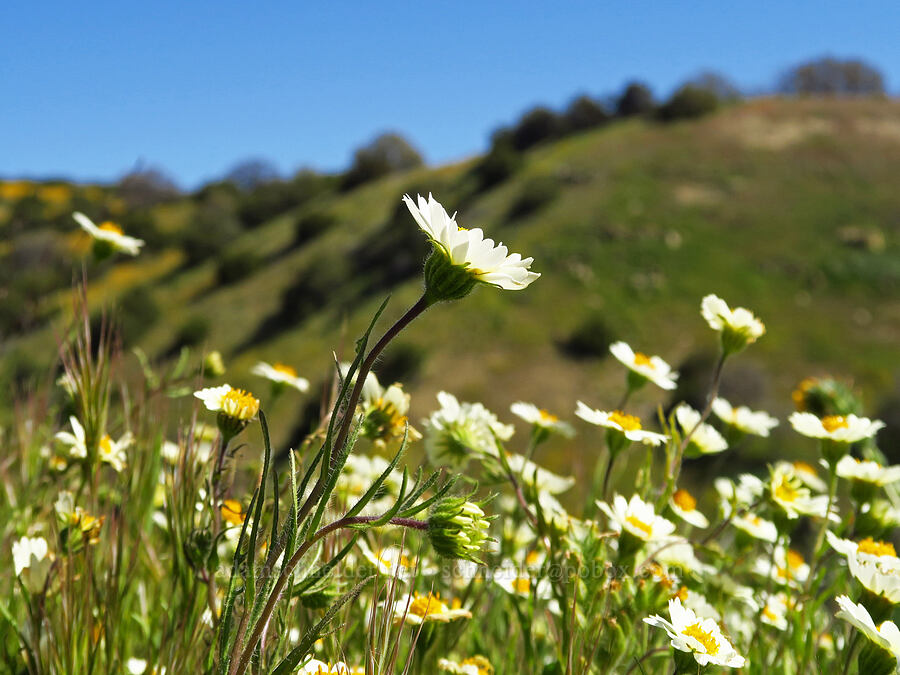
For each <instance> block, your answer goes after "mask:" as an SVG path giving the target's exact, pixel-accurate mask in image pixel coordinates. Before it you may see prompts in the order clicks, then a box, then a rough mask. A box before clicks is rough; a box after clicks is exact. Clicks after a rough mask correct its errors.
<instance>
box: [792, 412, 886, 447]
mask: <svg viewBox="0 0 900 675" xmlns="http://www.w3.org/2000/svg"><path fill="white" fill-rule="evenodd" d="M788 421H789V422H790V423H791V426H792V427H794V430H795V431H796V432H797V433H800V434H803V435H804V436H809V437H810V438H824V439H828V440H830V441H834V442H836V443H856V442H857V441H861V440H862V439H864V438H871V437H872V436H874V435H875V434H876V433H878V430H879V429H881V428H882V427H884V422H881V421H880V420H870V419H869V418H868V417H857V416H856V415H846V416H844V415H826V416H825V417H822V418H819V417H816V416H815V415H813V414H812V413H803V412H795V413H791V416H790V417H789V418H788Z"/></svg>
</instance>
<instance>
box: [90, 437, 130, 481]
mask: <svg viewBox="0 0 900 675" xmlns="http://www.w3.org/2000/svg"><path fill="white" fill-rule="evenodd" d="M133 442H134V437H133V436H132V435H131V433H130V432H129V433H125V434H124V435H123V436H122V437H121V438H120V439H119V440H118V441H114V440H113V439H112V438H110V437H109V435H108V434H104V435H103V437H102V438H101V439H100V444H99V446H98V448H97V449H98V451H99V455H100V461H101V462H106V463H107V464H109V465H110V466H111V467H112V468H113V469H115V471H116V472H117V473H121V472H122V471H124V470H125V464H126V463H127V460H128V457H127V455H126V454H125V448H127V447H128V446H130V445H131V444H132V443H133Z"/></svg>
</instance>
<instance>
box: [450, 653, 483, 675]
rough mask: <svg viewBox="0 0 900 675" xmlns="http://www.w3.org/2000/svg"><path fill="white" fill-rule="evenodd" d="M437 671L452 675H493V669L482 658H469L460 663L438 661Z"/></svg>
mask: <svg viewBox="0 0 900 675" xmlns="http://www.w3.org/2000/svg"><path fill="white" fill-rule="evenodd" d="M438 670H442V671H444V672H447V673H454V675H493V673H494V667H493V666H492V665H491V662H490V661H488V660H487V659H486V658H485V657H483V656H470V657H469V658H467V659H463V660H462V661H451V660H450V659H439V660H438Z"/></svg>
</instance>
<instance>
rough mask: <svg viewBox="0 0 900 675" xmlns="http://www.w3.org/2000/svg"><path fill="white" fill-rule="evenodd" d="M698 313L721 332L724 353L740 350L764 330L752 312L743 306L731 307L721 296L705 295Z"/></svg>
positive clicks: (758, 336) (714, 328)
mask: <svg viewBox="0 0 900 675" xmlns="http://www.w3.org/2000/svg"><path fill="white" fill-rule="evenodd" d="M700 313H701V314H702V315H703V318H704V319H706V322H707V323H708V324H709V326H710V328H712V329H713V330H714V331H717V332H718V333H720V334H721V339H722V348H723V349H724V350H725V352H726V353H733V352H738V351H740V350H742V349H743V348H744V347H746V346H747V345H749V344H752V343H753V342H756V340H757V339H758V338H760V337H762V335H763V334H764V333H765V332H766V327H765V326H764V325H763V322H762V321H760V320H759V319H757V318H756V317H755V316H754V315H753V312H751V311H750V310H749V309H744V308H743V307H737V308H736V309H731V308H729V307H728V303H726V302H725V301H724V300H722V298H720V297H718V296H716V295H707V296H706V297H705V298H703V301H702V302H701V303H700Z"/></svg>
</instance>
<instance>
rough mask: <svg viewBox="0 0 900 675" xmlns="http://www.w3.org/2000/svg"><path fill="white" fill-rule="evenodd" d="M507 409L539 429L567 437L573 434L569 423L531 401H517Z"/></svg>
mask: <svg viewBox="0 0 900 675" xmlns="http://www.w3.org/2000/svg"><path fill="white" fill-rule="evenodd" d="M509 410H510V412H511V413H512V414H513V415H516V416H517V417H521V418H522V419H523V420H525V421H526V422H528V423H529V424H531V425H533V426H535V427H538V428H540V429H546V430H547V431H553V432H556V433H558V434H561V435H562V436H566V437H569V438H571V437H572V436H574V435H575V430H574V429H573V428H572V425H571V424H569V423H568V422H563V421H562V420H560V419H559V417H557V416H556V415H554V414H552V413H549V412H547V411H546V410H544V409H543V408H538V407H537V406H536V405H534V404H533V403H525V402H524V401H517V402H516V403H513V404H512V405H511V406H509Z"/></svg>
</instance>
